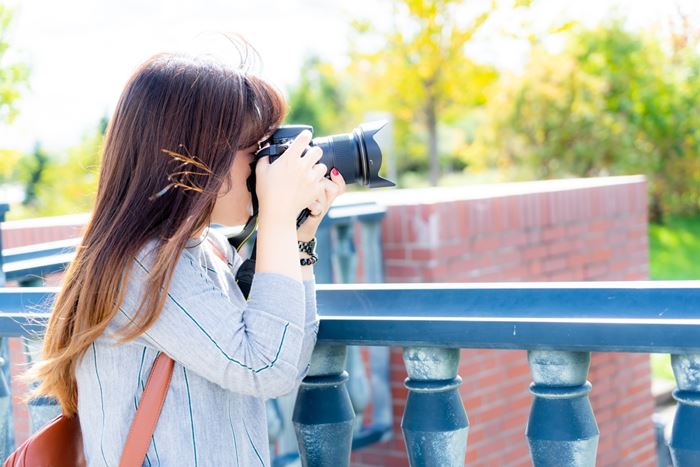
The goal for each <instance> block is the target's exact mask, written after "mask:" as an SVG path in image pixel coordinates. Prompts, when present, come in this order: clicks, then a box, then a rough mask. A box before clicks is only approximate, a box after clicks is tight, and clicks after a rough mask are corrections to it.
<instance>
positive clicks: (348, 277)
mask: <svg viewBox="0 0 700 467" xmlns="http://www.w3.org/2000/svg"><path fill="white" fill-rule="evenodd" d="M6 211H7V205H0V222H2V221H3V220H4V213H5V212H6ZM384 214H385V208H383V207H380V206H378V205H376V204H375V203H355V204H339V205H335V206H333V207H332V208H331V210H330V211H329V213H328V215H327V216H326V217H325V218H324V220H323V222H322V224H321V226H320V228H319V231H318V234H317V238H318V251H319V257H320V261H319V262H318V263H317V265H316V268H315V275H316V280H317V282H318V283H332V282H355V281H356V280H357V277H356V268H357V256H356V254H355V253H356V251H357V246H356V243H357V240H359V248H360V249H361V251H362V252H363V258H364V261H363V263H364V264H363V266H364V271H365V277H364V280H365V281H367V282H382V281H383V280H384V275H383V255H382V247H381V220H382V218H383V216H384ZM356 230H358V231H359V238H356V235H355V231H356ZM224 233H226V229H225V228H224ZM0 238H1V235H0ZM0 241H1V240H0ZM79 242H80V239H79V238H74V239H69V240H62V241H56V242H48V243H42V244H37V245H30V246H25V247H18V248H12V249H5V250H2V246H1V244H0V252H1V253H2V254H0V273H2V272H3V271H4V272H5V275H6V279H7V281H8V282H14V283H17V284H18V285H20V286H23V287H41V286H42V285H43V284H44V277H45V276H47V275H49V274H52V273H56V272H61V271H63V270H64V269H65V268H66V267H67V265H68V264H69V263H70V261H71V260H72V259H73V257H74V255H75V249H76V246H77V245H78V244H79ZM243 254H246V252H243ZM3 262H4V264H3ZM0 279H2V278H1V277H0ZM3 283H4V282H3V281H2V280H0V286H2V284H3ZM9 305H12V304H9ZM1 306H2V301H0V307H1ZM32 306H33V305H30V309H31V308H32ZM43 308H45V307H43ZM15 335H16V336H19V335H20V334H15ZM39 345H40V342H39V341H37V340H36V339H25V340H24V346H25V351H26V353H27V355H28V358H30V359H31V355H32V354H33V353H36V351H37V348H38V347H39ZM2 346H3V349H4V350H3V351H4V355H5V358H4V360H3V361H2V362H0V364H2V365H3V369H4V371H5V374H4V375H0V416H2V414H5V413H9V412H10V411H11V405H9V403H8V406H7V407H3V406H2V405H3V404H4V402H3V401H4V399H3V398H2V394H3V393H2V391H3V388H5V387H7V391H5V393H6V399H7V400H8V401H9V398H10V392H11V391H10V390H9V381H10V377H9V358H8V355H7V339H3V340H2ZM369 352H370V354H371V360H372V366H371V368H370V371H371V375H370V377H369V378H368V376H367V373H366V371H365V366H364V362H363V360H362V358H361V357H360V349H359V348H357V347H351V348H350V350H349V353H350V358H349V359H348V368H349V369H351V370H352V375H353V376H352V379H351V381H350V394H351V399H352V404H353V410H354V411H355V412H356V413H357V414H358V417H357V419H356V420H357V421H356V426H355V430H354V431H355V434H354V442H353V443H354V446H355V447H361V446H364V445H367V444H370V443H373V442H377V441H379V440H382V439H386V438H387V436H389V435H390V434H391V393H390V389H389V353H388V349H386V348H383V347H375V348H371V349H369ZM3 376H4V378H3ZM295 397H296V395H295V394H292V395H290V396H287V397H282V398H279V399H276V400H271V401H269V402H268V421H269V423H268V425H269V430H268V431H269V434H270V444H271V452H273V453H277V455H276V456H275V458H274V461H273V464H274V465H275V467H281V466H284V465H287V464H288V463H290V462H294V461H295V460H297V459H298V458H299V454H298V450H297V447H296V437H295V435H294V430H293V427H292V411H293V409H294V400H295ZM370 399H371V401H372V405H373V417H372V419H373V423H372V424H370V425H367V424H364V423H362V417H361V415H362V413H363V412H364V409H365V408H366V406H367V405H368V404H369V402H370ZM29 409H30V418H31V426H32V430H33V431H36V429H38V428H39V427H41V426H42V425H43V424H44V423H45V422H46V421H48V420H50V419H51V418H53V416H54V415H55V414H56V413H57V412H58V407H57V406H56V405H55V403H54V402H53V401H51V400H48V399H41V400H34V401H32V402H31V403H30V408H29ZM3 418H5V419H7V423H6V424H5V425H0V426H4V427H5V432H6V433H7V436H3V435H2V433H0V440H3V439H6V442H5V443H2V442H0V446H2V447H4V451H5V452H9V451H10V450H11V449H12V447H13V439H12V429H11V424H12V423H11V420H10V419H9V418H8V417H3ZM0 423H1V422H0ZM2 450H3V449H0V451H2ZM0 454H2V453H1V452H0Z"/></svg>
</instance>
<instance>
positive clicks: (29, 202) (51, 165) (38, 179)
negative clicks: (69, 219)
mask: <svg viewBox="0 0 700 467" xmlns="http://www.w3.org/2000/svg"><path fill="white" fill-rule="evenodd" d="M106 127H107V119H106V118H102V119H101V120H100V122H99V123H98V124H97V125H96V127H95V129H94V130H92V131H90V132H88V133H87V134H85V136H84V137H83V139H82V141H81V142H80V143H79V144H77V145H76V146H74V147H72V148H69V149H68V151H67V152H66V153H65V154H64V155H63V156H62V157H61V156H57V155H55V154H48V153H46V152H45V151H44V149H43V148H42V147H41V145H40V144H38V143H37V145H36V146H35V149H34V151H33V152H32V153H30V154H26V155H24V156H23V157H22V159H21V160H20V162H19V163H18V164H17V165H18V170H17V173H18V175H19V178H20V179H21V180H22V182H23V183H24V184H25V186H26V197H25V202H24V203H23V205H22V206H17V207H13V209H12V210H11V211H10V214H11V215H12V218H14V219H19V218H29V217H40V216H58V215H63V214H74V213H81V212H88V211H90V210H91V209H92V206H93V203H94V201H95V195H96V193H97V181H98V177H99V173H98V168H99V163H100V155H101V149H102V142H103V140H104V134H105V129H106Z"/></svg>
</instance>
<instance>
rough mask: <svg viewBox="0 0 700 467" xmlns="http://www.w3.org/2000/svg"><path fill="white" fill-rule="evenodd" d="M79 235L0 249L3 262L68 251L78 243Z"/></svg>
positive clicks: (72, 250) (72, 249)
mask: <svg viewBox="0 0 700 467" xmlns="http://www.w3.org/2000/svg"><path fill="white" fill-rule="evenodd" d="M80 240H81V237H75V238H69V239H66V240H56V241H53V242H44V243H34V244H32V245H25V246H18V247H14V248H6V249H4V250H2V258H3V261H4V262H5V264H7V263H12V262H16V261H25V260H27V259H34V258H42V257H46V256H52V255H57V254H64V253H70V252H74V251H75V247H77V246H78V245H79V244H80Z"/></svg>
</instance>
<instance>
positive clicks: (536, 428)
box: [526, 350, 600, 467]
mask: <svg viewBox="0 0 700 467" xmlns="http://www.w3.org/2000/svg"><path fill="white" fill-rule="evenodd" d="M528 362H529V364H530V371H531V372H532V379H533V381H534V382H533V383H532V384H531V385H530V392H531V393H532V394H534V396H535V398H534V400H533V402H532V408H531V409H530V419H529V420H528V423H527V430H526V434H527V439H528V444H529V446H530V456H531V457H532V463H533V465H534V466H535V467H544V466H546V467H550V466H551V467H560V466H562V465H566V466H567V467H584V466H590V467H593V466H595V459H596V451H597V450H598V438H599V436H600V434H599V432H598V425H597V424H596V421H595V416H594V415H593V409H592V408H591V403H590V401H589V400H588V393H589V392H590V391H591V383H589V382H588V381H587V380H586V378H587V377H588V368H589V366H590V363H591V354H590V353H587V352H564V351H548V350H533V351H530V352H528Z"/></svg>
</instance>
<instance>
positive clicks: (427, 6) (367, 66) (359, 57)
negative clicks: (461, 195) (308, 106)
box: [349, 0, 497, 185]
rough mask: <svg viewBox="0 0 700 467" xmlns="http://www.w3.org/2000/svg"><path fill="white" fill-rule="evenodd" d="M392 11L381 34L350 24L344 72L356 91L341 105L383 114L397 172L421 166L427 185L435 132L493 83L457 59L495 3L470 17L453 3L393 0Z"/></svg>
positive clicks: (434, 161)
mask: <svg viewBox="0 0 700 467" xmlns="http://www.w3.org/2000/svg"><path fill="white" fill-rule="evenodd" d="M392 6H393V15H392V16H393V18H394V21H393V27H392V28H391V29H390V30H388V31H379V30H377V29H375V28H373V27H372V26H371V25H370V24H369V23H368V22H363V21H355V22H354V24H353V26H354V42H353V46H352V48H353V51H352V54H351V59H352V61H351V65H350V67H349V73H350V75H351V76H352V77H353V80H354V82H355V83H356V85H357V88H356V93H355V94H354V95H353V96H352V97H351V100H350V104H349V105H350V108H351V109H353V110H354V111H355V112H357V111H358V110H359V109H362V108H364V109H366V108H367V102H372V104H373V105H375V106H377V107H379V108H380V109H382V110H387V111H389V112H391V113H392V114H393V116H394V119H395V120H394V129H395V135H394V139H395V141H396V148H397V152H398V154H399V155H400V157H399V164H398V169H399V171H400V172H403V171H410V170H424V169H425V168H426V166H427V165H428V162H429V164H430V174H431V184H432V185H435V184H437V179H438V176H439V159H440V154H441V152H442V151H441V149H440V147H439V146H438V142H439V141H441V140H440V138H439V135H438V129H439V127H440V126H443V125H445V126H449V125H451V124H452V123H454V121H455V120H456V119H458V118H461V117H463V116H464V115H465V113H467V112H468V110H469V109H471V108H473V107H475V106H478V105H480V104H483V103H484V102H485V98H486V95H485V92H484V91H485V89H486V88H487V86H488V85H489V84H490V83H491V82H493V81H494V80H495V78H496V76H497V75H496V72H495V70H494V69H492V68H490V67H488V66H484V65H480V64H477V63H475V62H474V61H472V60H470V59H469V58H468V57H467V56H466V55H465V53H464V48H465V46H466V45H467V44H468V43H469V41H470V40H471V39H472V37H473V36H474V34H475V33H476V32H477V31H478V30H479V29H480V28H481V27H482V26H483V24H484V23H485V21H486V20H487V19H488V18H489V16H490V15H491V12H492V11H493V9H494V8H495V2H489V3H484V5H483V8H481V9H480V10H479V11H477V12H476V13H473V12H471V10H468V9H466V8H465V3H464V2H462V1H459V0H393V1H392ZM367 43H370V44H371V45H370V46H367V45H366V44H367ZM452 149H453V148H452V147H450V148H448V151H446V152H448V153H451V152H452ZM426 154H427V155H428V157H427V158H426ZM446 159H448V163H449V157H447V158H446Z"/></svg>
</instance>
